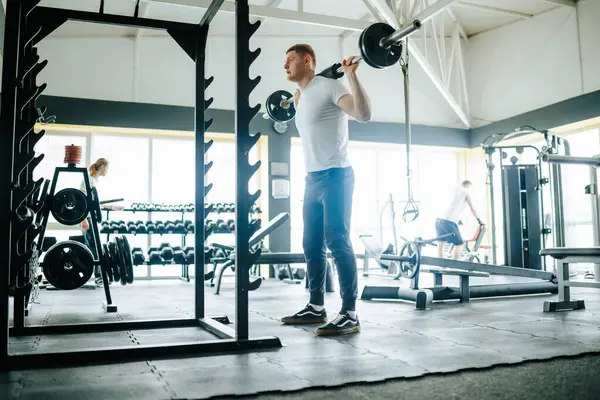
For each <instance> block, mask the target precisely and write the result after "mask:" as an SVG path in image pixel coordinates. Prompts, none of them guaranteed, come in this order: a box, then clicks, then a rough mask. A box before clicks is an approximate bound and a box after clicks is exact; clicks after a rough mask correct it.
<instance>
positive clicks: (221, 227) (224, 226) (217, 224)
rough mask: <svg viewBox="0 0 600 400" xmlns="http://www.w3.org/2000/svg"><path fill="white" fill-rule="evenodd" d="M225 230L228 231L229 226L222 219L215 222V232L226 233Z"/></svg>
mask: <svg viewBox="0 0 600 400" xmlns="http://www.w3.org/2000/svg"><path fill="white" fill-rule="evenodd" d="M225 229H227V224H226V223H225V221H223V220H222V219H218V220H217V221H216V222H215V231H217V232H224V231H225Z"/></svg>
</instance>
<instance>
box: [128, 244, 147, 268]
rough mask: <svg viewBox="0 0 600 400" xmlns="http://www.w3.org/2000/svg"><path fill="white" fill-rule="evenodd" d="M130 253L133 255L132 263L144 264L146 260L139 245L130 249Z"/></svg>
mask: <svg viewBox="0 0 600 400" xmlns="http://www.w3.org/2000/svg"><path fill="white" fill-rule="evenodd" d="M131 255H132V256H133V265H144V263H145V262H146V257H145V256H144V252H143V251H142V249H140V248H139V247H134V248H133V250H132V251H131Z"/></svg>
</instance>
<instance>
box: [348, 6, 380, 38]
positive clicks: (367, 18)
mask: <svg viewBox="0 0 600 400" xmlns="http://www.w3.org/2000/svg"><path fill="white" fill-rule="evenodd" d="M372 17H373V14H371V13H370V12H368V13H365V14H363V15H362V16H361V17H360V20H361V21H370V20H371V18H372ZM356 32H357V31H353V30H350V29H347V30H345V31H342V33H340V39H341V40H345V39H347V38H349V37H350V36H352V35H354V34H355V33H356Z"/></svg>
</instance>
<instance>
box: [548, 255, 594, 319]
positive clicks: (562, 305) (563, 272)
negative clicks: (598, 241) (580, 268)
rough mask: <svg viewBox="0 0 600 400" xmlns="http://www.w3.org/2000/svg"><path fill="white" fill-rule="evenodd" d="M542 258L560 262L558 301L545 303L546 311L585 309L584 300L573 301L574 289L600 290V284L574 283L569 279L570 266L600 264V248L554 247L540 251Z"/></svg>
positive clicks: (557, 273)
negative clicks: (550, 258)
mask: <svg viewBox="0 0 600 400" xmlns="http://www.w3.org/2000/svg"><path fill="white" fill-rule="evenodd" d="M540 255H542V256H550V257H552V258H554V259H555V260H556V261H557V262H558V269H557V272H556V275H557V279H558V301H545V302H544V311H545V312H554V311H570V310H583V309H585V302H584V301H583V300H571V288H572V287H587V288H596V289H600V282H590V281H572V280H570V279H569V264H579V263H594V264H600V247H579V248H577V247H552V248H547V249H543V250H542V251H540Z"/></svg>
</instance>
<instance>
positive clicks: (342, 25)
mask: <svg viewBox="0 0 600 400" xmlns="http://www.w3.org/2000/svg"><path fill="white" fill-rule="evenodd" d="M154 1H155V2H159V3H166V4H173V5H179V6H189V7H198V8H208V6H209V5H210V3H211V1H210V0H154ZM249 8H250V15H251V16H254V17H263V18H273V19H279V20H283V21H289V22H297V23H300V24H308V25H318V26H324V27H329V28H337V29H342V30H353V31H362V30H364V29H366V28H367V27H368V26H369V25H371V24H370V23H369V22H367V21H361V20H357V19H350V18H342V17H335V16H330V15H323V14H316V13H306V12H299V11H295V10H285V9H283V8H273V7H266V6H254V5H250V7H249ZM220 11H221V12H224V13H228V14H235V3H234V2H231V1H226V2H225V3H223V5H222V6H221V8H220Z"/></svg>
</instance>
